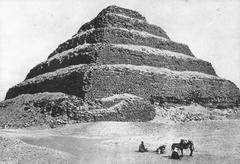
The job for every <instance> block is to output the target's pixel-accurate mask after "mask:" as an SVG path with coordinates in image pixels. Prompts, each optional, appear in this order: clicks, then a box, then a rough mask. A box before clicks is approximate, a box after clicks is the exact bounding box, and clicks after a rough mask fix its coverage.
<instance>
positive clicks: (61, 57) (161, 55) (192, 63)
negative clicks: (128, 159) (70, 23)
mask: <svg viewBox="0 0 240 164" xmlns="http://www.w3.org/2000/svg"><path fill="white" fill-rule="evenodd" d="M90 63H97V64H133V65H148V66H154V67H164V68H168V69H170V70H176V71H198V72H203V73H206V74H211V75H216V73H215V71H214V69H213V67H212V65H211V64H210V63H209V62H206V61H203V60H200V59H197V58H195V57H191V56H187V55H184V54H182V53H177V52H172V51H168V50H161V49H157V48H151V47H147V46H138V45H126V44H84V45H79V46H77V47H75V48H72V49H69V50H67V51H64V52H62V53H59V54H56V55H55V56H53V57H51V58H49V59H48V60H46V61H45V62H42V63H40V64H38V65H37V66H35V67H34V68H33V69H31V70H30V72H29V73H28V75H27V77H26V79H29V78H33V77H35V76H38V75H40V74H44V73H47V72H52V71H55V70H57V69H59V68H64V67H68V66H71V65H78V64H90Z"/></svg>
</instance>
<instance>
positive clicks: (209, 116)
mask: <svg viewBox="0 0 240 164" xmlns="http://www.w3.org/2000/svg"><path fill="white" fill-rule="evenodd" d="M154 106H155V109H156V117H155V118H154V119H153V120H152V121H151V122H164V123H166V122H168V123H170V122H175V123H179V122H180V123H183V122H190V121H204V120H205V121H207V120H226V119H231V118H232V119H236V118H235V117H232V116H233V115H235V113H236V112H237V111H238V110H239V108H227V109H224V110H223V109H216V108H210V107H204V106H201V105H199V104H197V103H192V104H188V105H179V104H175V103H163V104H161V106H160V105H159V104H157V103H155V104H154Z"/></svg>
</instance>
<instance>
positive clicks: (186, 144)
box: [172, 139, 194, 156]
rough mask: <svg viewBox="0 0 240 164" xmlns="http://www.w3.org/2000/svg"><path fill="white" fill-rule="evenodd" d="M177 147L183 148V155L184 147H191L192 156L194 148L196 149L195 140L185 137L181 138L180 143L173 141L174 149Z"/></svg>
mask: <svg viewBox="0 0 240 164" xmlns="http://www.w3.org/2000/svg"><path fill="white" fill-rule="evenodd" d="M175 148H178V149H180V150H181V154H182V156H183V149H188V148H189V149H190V151H191V152H190V154H189V155H190V156H192V154H193V150H194V145H193V142H192V141H191V140H184V139H181V140H180V143H173V144H172V151H174V149H175Z"/></svg>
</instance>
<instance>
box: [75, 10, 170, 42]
mask: <svg viewBox="0 0 240 164" xmlns="http://www.w3.org/2000/svg"><path fill="white" fill-rule="evenodd" d="M104 27H105V28H110V27H118V28H125V29H129V30H131V29H134V30H138V31H145V32H148V33H150V34H153V35H156V36H160V37H163V38H166V39H169V37H168V36H167V34H166V32H165V31H164V30H163V29H162V28H161V27H158V26H155V25H152V24H148V23H147V22H146V21H141V20H138V19H132V18H130V17H124V15H118V14H115V13H108V14H107V13H106V14H105V15H98V16H97V17H96V18H94V19H93V20H92V21H90V22H88V23H86V24H84V25H83V26H82V27H81V28H80V29H79V31H78V33H82V32H84V31H86V30H90V29H92V28H95V29H97V28H104Z"/></svg>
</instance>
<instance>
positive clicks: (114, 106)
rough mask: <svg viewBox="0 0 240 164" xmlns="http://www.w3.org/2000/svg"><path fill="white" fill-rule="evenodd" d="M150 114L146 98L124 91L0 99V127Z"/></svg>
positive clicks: (138, 117)
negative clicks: (91, 98) (86, 98)
mask: <svg viewBox="0 0 240 164" xmlns="http://www.w3.org/2000/svg"><path fill="white" fill-rule="evenodd" d="M112 97H115V98H114V99H113V98H112ZM154 116H155V109H154V108H153V106H152V105H151V104H150V103H149V102H148V101H146V100H143V99H142V98H139V97H137V96H131V95H130V96H129V95H126V94H123V95H113V96H111V97H110V98H108V97H105V98H103V99H102V100H101V99H99V100H95V101H83V100H82V99H81V98H79V97H76V96H70V95H66V94H63V93H38V94H33V95H30V94H27V95H20V96H18V97H16V98H14V99H9V100H6V101H3V102H1V103H0V126H1V127H2V128H7V127H8V128H10V127H15V128H19V127H30V126H44V125H49V126H50V127H52V128H53V127H56V126H59V125H64V124H67V123H68V124H72V123H79V122H91V121H149V120H151V119H153V118H154Z"/></svg>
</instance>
